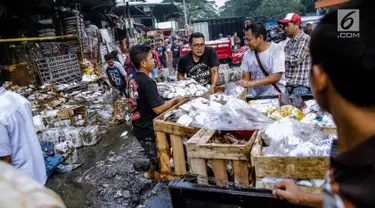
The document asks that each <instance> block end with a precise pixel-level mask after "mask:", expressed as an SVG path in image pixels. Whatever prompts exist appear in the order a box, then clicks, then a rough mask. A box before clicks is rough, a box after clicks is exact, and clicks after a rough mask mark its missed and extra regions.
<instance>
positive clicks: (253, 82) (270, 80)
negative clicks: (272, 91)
mask: <svg viewBox="0 0 375 208" xmlns="http://www.w3.org/2000/svg"><path fill="white" fill-rule="evenodd" d="M282 75H283V73H282V72H278V73H274V74H271V75H269V76H267V77H265V78H263V79H256V80H251V81H246V82H241V83H239V85H240V86H242V87H245V88H249V87H255V86H265V85H270V84H273V83H276V82H278V81H279V80H280V79H281V76H282Z"/></svg>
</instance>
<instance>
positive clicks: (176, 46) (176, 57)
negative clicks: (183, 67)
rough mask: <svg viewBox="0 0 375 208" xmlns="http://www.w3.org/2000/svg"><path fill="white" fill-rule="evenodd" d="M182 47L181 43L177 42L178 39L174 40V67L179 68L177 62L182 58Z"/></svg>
mask: <svg viewBox="0 0 375 208" xmlns="http://www.w3.org/2000/svg"><path fill="white" fill-rule="evenodd" d="M180 49H181V45H180V44H179V43H178V42H177V39H174V40H173V45H172V53H173V69H174V70H176V69H177V63H178V61H179V60H180V55H181V54H180Z"/></svg>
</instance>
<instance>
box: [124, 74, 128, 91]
mask: <svg viewBox="0 0 375 208" xmlns="http://www.w3.org/2000/svg"><path fill="white" fill-rule="evenodd" d="M124 78H125V82H126V88H128V85H129V78H128V76H125V77H124Z"/></svg>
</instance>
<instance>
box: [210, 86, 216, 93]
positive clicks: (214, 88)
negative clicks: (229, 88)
mask: <svg viewBox="0 0 375 208" xmlns="http://www.w3.org/2000/svg"><path fill="white" fill-rule="evenodd" d="M210 90H211V92H212V94H214V93H215V90H216V86H211V88H210Z"/></svg>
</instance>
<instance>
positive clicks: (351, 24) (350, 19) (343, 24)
mask: <svg viewBox="0 0 375 208" xmlns="http://www.w3.org/2000/svg"><path fill="white" fill-rule="evenodd" d="M354 13H355V11H351V12H349V13H348V14H347V15H345V16H344V18H343V19H342V20H341V23H340V24H341V27H342V28H343V29H344V30H347V29H349V28H350V27H351V26H353V23H354V19H353V18H352V17H351V15H352V14H354ZM348 21H349V24H347V25H345V23H346V22H348Z"/></svg>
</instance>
